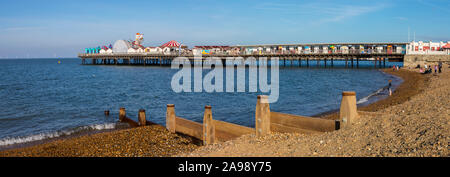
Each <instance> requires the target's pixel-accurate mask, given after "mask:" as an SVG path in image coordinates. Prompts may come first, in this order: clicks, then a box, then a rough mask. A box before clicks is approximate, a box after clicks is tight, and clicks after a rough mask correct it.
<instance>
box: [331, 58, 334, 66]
mask: <svg viewBox="0 0 450 177" xmlns="http://www.w3.org/2000/svg"><path fill="white" fill-rule="evenodd" d="M331 67H334V59H331Z"/></svg>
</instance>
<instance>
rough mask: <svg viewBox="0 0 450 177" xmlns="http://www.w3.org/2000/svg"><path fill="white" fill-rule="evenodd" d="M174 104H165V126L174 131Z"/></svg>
mask: <svg viewBox="0 0 450 177" xmlns="http://www.w3.org/2000/svg"><path fill="white" fill-rule="evenodd" d="M175 127H176V124H175V105H173V104H168V105H167V112H166V128H167V129H168V130H169V131H170V132H172V133H175Z"/></svg>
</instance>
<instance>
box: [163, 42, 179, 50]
mask: <svg viewBox="0 0 450 177" xmlns="http://www.w3.org/2000/svg"><path fill="white" fill-rule="evenodd" d="M180 46H181V44H180V43H178V42H177V41H174V40H171V41H169V42H167V43H165V44H163V45H162V46H161V48H164V47H171V48H172V47H173V48H178V47H180Z"/></svg>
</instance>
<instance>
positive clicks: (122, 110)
mask: <svg viewBox="0 0 450 177" xmlns="http://www.w3.org/2000/svg"><path fill="white" fill-rule="evenodd" d="M125 116H126V110H125V108H120V110H119V121H120V122H123V120H124V119H125Z"/></svg>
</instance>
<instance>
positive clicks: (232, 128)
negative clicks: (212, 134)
mask: <svg viewBox="0 0 450 177" xmlns="http://www.w3.org/2000/svg"><path fill="white" fill-rule="evenodd" d="M213 123H214V126H215V128H216V138H217V139H219V141H228V140H231V139H235V138H238V137H240V136H242V135H245V134H251V133H255V129H254V128H250V127H245V126H241V125H237V124H232V123H228V122H224V121H220V120H213Z"/></svg>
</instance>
